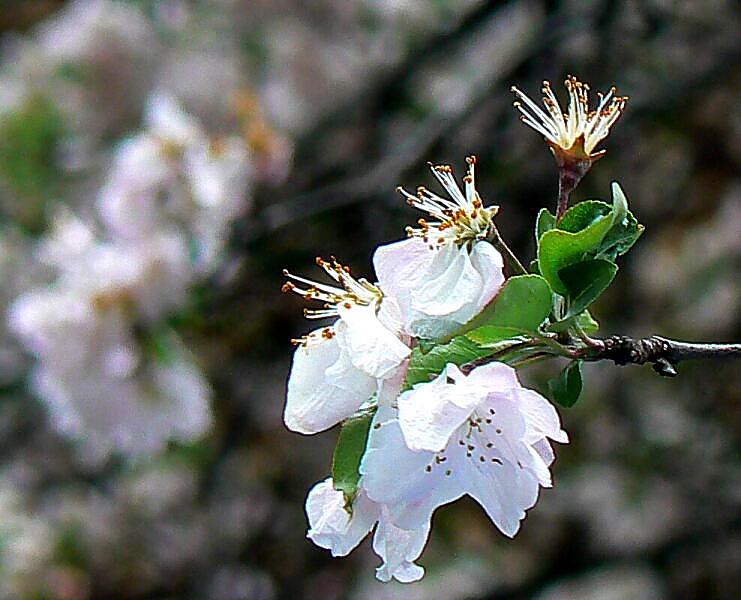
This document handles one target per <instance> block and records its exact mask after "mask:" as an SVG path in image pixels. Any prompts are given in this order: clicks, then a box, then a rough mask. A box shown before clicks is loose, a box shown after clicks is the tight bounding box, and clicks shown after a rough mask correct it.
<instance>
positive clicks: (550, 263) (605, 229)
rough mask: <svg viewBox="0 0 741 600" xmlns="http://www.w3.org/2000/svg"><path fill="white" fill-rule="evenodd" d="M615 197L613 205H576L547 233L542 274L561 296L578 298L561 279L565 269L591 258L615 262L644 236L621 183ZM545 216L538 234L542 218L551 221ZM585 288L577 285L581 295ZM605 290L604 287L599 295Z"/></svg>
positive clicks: (591, 202) (542, 245)
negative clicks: (631, 211) (630, 208)
mask: <svg viewBox="0 0 741 600" xmlns="http://www.w3.org/2000/svg"><path fill="white" fill-rule="evenodd" d="M612 198H613V202H612V206H610V205H609V204H607V203H605V202H602V201H600V200H586V201H584V202H580V203H579V204H576V205H574V206H572V207H571V208H570V209H569V210H567V211H566V213H564V215H563V217H562V218H561V220H560V221H559V222H558V224H557V226H556V228H555V229H550V230H547V231H544V232H543V233H542V235H541V237H540V238H539V243H538V265H539V268H540V272H541V273H542V275H543V277H545V278H546V280H547V281H548V283H549V284H550V285H551V287H552V288H553V289H554V290H555V291H556V292H558V293H559V294H561V295H563V296H573V295H574V289H570V288H569V286H568V285H566V282H565V281H564V280H563V278H562V276H561V272H562V270H564V269H566V268H567V267H570V266H571V265H575V264H576V263H580V262H583V261H588V260H590V259H601V260H605V261H614V260H615V258H617V256H618V255H621V254H624V253H625V252H627V251H628V250H629V249H630V247H631V246H632V245H633V244H634V243H635V241H636V240H637V239H638V237H639V236H640V235H641V233H642V231H643V227H642V226H641V225H639V224H638V222H637V220H636V219H635V217H634V216H633V215H632V214H631V213H630V211H629V210H628V203H627V200H626V198H625V194H623V191H622V190H621V189H620V186H619V185H618V184H617V183H613V184H612ZM542 215H543V211H541V214H540V215H538V221H539V226H538V227H536V230H538V231H540V221H541V219H543V221H544V223H545V224H547V222H548V218H547V217H542ZM596 268H597V269H602V271H600V274H601V275H602V276H603V278H604V276H605V275H606V274H607V270H605V268H604V267H596ZM572 275H573V274H572ZM613 276H614V274H613ZM610 280H611V278H610ZM572 283H573V277H572ZM607 284H609V281H608V282H607ZM583 287H584V286H577V287H576V291H577V293H581V292H582V290H583ZM605 287H606V286H605ZM602 291H604V287H603V288H602V290H600V292H599V293H601V292H602ZM599 293H598V294H597V295H599ZM595 297H596V296H595ZM592 300H594V298H592ZM587 305H588V304H587ZM572 314H575V313H572Z"/></svg>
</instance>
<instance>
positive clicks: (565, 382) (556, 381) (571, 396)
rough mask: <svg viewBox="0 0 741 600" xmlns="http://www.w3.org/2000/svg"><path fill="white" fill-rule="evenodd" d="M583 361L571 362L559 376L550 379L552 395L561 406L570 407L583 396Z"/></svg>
mask: <svg viewBox="0 0 741 600" xmlns="http://www.w3.org/2000/svg"><path fill="white" fill-rule="evenodd" d="M582 365H583V362H582V361H580V360H575V361H572V362H571V363H569V364H568V365H567V366H566V368H565V369H564V370H563V371H561V373H559V374H558V376H556V377H554V378H553V379H551V380H549V381H548V389H550V391H551V396H553V399H554V400H555V401H556V402H558V403H559V404H560V405H561V406H565V407H567V408H570V407H572V406H574V404H576V403H577V401H578V400H579V398H580V397H581V392H582V387H583V383H584V382H583V374H582Z"/></svg>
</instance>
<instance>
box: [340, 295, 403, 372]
mask: <svg viewBox="0 0 741 600" xmlns="http://www.w3.org/2000/svg"><path fill="white" fill-rule="evenodd" d="M337 311H338V313H339V315H340V319H339V321H337V323H336V324H335V332H336V334H337V335H336V338H337V342H338V344H339V345H340V347H341V348H342V349H343V350H344V351H346V352H347V353H348V355H349V356H350V359H351V360H352V363H353V365H354V366H355V367H356V368H358V369H360V370H361V371H363V372H364V373H367V374H368V375H370V376H372V377H378V378H385V377H388V376H390V375H391V374H392V372H393V371H394V370H395V369H396V368H397V367H398V366H399V365H400V364H401V363H402V362H403V361H404V359H406V358H407V357H408V356H409V355H410V354H411V352H412V351H411V349H410V348H409V347H407V346H406V344H404V343H403V342H402V341H401V340H400V339H399V338H398V337H396V335H395V334H394V333H392V332H391V331H389V330H388V329H386V328H385V327H384V326H383V325H382V324H381V322H380V321H379V320H378V318H377V317H376V311H375V306H373V305H369V306H357V305H352V304H349V303H348V306H343V305H340V306H339V307H338V309H337Z"/></svg>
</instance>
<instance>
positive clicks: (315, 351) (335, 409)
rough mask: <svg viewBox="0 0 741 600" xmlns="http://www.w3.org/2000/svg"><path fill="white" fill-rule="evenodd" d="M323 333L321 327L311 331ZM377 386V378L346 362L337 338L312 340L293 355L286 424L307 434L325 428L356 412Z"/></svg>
mask: <svg viewBox="0 0 741 600" xmlns="http://www.w3.org/2000/svg"><path fill="white" fill-rule="evenodd" d="M320 336H321V330H316V331H315V332H313V333H312V334H310V337H320ZM328 374H329V375H328ZM337 384H339V385H337ZM340 386H341V387H340ZM376 387H377V383H376V380H375V379H373V378H372V377H370V376H368V375H366V374H365V373H363V372H362V371H359V370H358V369H356V368H355V367H353V366H352V365H350V364H348V363H347V362H343V359H342V357H341V353H340V348H339V345H338V344H337V341H336V339H335V338H329V339H328V338H321V337H320V339H319V340H318V341H316V342H313V341H311V340H310V341H309V343H307V344H306V345H300V346H298V347H297V348H296V352H295V353H294V355H293V365H292V367H291V374H290V376H289V378H288V393H287V398H286V408H285V412H284V414H283V419H284V421H285V424H286V427H288V428H289V429H291V430H292V431H297V432H299V433H305V434H311V433H318V432H320V431H324V430H325V429H328V428H330V427H332V426H333V425H336V424H337V423H339V422H340V421H341V420H342V419H345V418H346V417H348V416H350V415H351V414H352V413H354V412H355V411H356V410H357V409H358V407H359V406H360V405H361V404H362V403H363V402H365V401H366V400H368V398H369V397H370V396H371V395H373V393H374V392H375V390H376Z"/></svg>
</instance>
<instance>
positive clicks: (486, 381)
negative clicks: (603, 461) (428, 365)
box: [360, 363, 568, 536]
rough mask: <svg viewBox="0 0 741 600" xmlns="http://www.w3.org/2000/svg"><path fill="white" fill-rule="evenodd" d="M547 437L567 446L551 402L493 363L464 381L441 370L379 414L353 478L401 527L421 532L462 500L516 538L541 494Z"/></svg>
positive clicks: (546, 478)
mask: <svg viewBox="0 0 741 600" xmlns="http://www.w3.org/2000/svg"><path fill="white" fill-rule="evenodd" d="M548 438H550V439H553V440H555V441H559V442H566V441H568V438H567V436H566V433H565V432H563V431H562V430H561V427H560V423H559V419H558V415H557V413H556V411H555V409H554V408H553V406H551V404H550V403H548V401H547V400H546V399H545V398H543V397H542V396H540V395H539V394H537V393H536V392H534V391H532V390H528V389H525V388H523V387H522V386H521V385H520V383H519V382H518V380H517V377H516V374H515V371H514V369H512V368H511V367H509V366H507V365H504V364H502V363H491V364H488V365H485V366H481V367H478V368H477V369H474V370H473V371H472V372H471V374H470V375H468V376H466V375H464V374H463V373H462V372H461V371H460V369H458V367H456V366H455V365H453V364H448V365H447V367H446V369H445V370H444V371H443V373H441V374H440V375H439V376H438V377H437V378H436V379H435V380H433V381H431V382H429V383H424V384H418V385H416V386H415V387H414V389H412V390H409V391H406V392H404V393H403V394H402V395H401V396H400V397H399V399H398V416H397V415H396V414H395V411H394V410H393V407H391V408H389V407H383V406H381V407H379V410H378V413H377V415H376V418H375V424H374V426H373V427H372V428H371V433H370V438H369V441H368V450H367V451H366V454H365V456H364V457H363V461H362V463H361V467H360V472H361V473H362V481H363V485H364V486H365V489H366V490H367V494H368V497H369V498H370V499H371V500H373V501H374V502H378V503H380V504H384V505H386V506H387V507H388V508H389V518H390V520H391V521H392V522H393V523H394V524H395V525H396V526H398V527H403V528H405V529H414V528H416V527H419V526H421V525H422V524H423V523H424V522H425V521H426V520H427V519H429V515H430V514H431V513H432V511H434V510H435V508H437V507H438V506H440V505H442V504H446V503H448V502H452V501H453V500H456V499H457V498H460V497H461V496H463V495H464V494H468V495H470V496H471V497H472V498H474V499H475V500H476V501H477V502H479V503H480V504H481V505H482V506H483V508H484V510H485V511H486V513H487V514H488V516H489V517H490V518H491V520H492V521H493V522H494V523H495V524H496V526H497V527H498V528H499V529H500V530H501V531H502V532H503V533H504V534H506V535H508V536H514V535H515V533H517V531H518V529H519V526H520V521H521V520H522V519H523V518H524V516H525V510H527V509H528V508H530V507H532V506H533V505H534V504H535V501H536V500H537V496H538V486H539V485H540V486H546V487H548V486H550V485H551V478H550V471H549V469H548V467H549V465H550V463H551V462H552V460H553V452H552V450H551V447H550V444H549V441H548Z"/></svg>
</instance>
